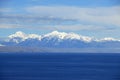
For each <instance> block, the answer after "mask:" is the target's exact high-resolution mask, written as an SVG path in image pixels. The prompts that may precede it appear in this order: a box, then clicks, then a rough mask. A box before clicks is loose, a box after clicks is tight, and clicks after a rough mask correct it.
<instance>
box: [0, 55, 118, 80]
mask: <svg viewBox="0 0 120 80" xmlns="http://www.w3.org/2000/svg"><path fill="white" fill-rule="evenodd" d="M0 80H120V54H119V53H0Z"/></svg>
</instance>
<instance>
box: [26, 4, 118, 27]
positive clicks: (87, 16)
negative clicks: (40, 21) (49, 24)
mask: <svg viewBox="0 0 120 80" xmlns="http://www.w3.org/2000/svg"><path fill="white" fill-rule="evenodd" d="M26 10H27V11H28V12H30V13H32V14H35V15H41V16H54V17H59V18H64V19H76V20H79V21H84V22H89V23H92V24H94V23H97V24H105V25H114V26H120V22H119V21H120V6H113V7H96V8H81V7H74V6H32V7H27V8H26Z"/></svg>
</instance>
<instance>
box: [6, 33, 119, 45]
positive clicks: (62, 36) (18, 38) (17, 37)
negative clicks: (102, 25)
mask: <svg viewBox="0 0 120 80" xmlns="http://www.w3.org/2000/svg"><path fill="white" fill-rule="evenodd" d="M8 37H9V38H10V40H12V41H13V42H16V43H19V42H22V41H25V40H27V39H38V40H41V39H43V38H48V39H52V38H58V39H59V40H67V39H69V40H80V41H83V42H92V41H96V42H104V41H120V40H118V39H114V38H110V37H108V38H103V39H95V38H91V37H88V36H82V35H78V34H75V33H65V32H58V31H53V32H51V33H48V34H45V35H42V36H41V35H37V34H25V33H24V32H21V31H18V32H16V33H15V34H12V35H10V36H8Z"/></svg>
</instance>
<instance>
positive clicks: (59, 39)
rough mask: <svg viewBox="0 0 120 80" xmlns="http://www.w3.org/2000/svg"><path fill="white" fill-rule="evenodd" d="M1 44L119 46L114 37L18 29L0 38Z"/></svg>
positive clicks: (119, 41) (86, 46)
mask: <svg viewBox="0 0 120 80" xmlns="http://www.w3.org/2000/svg"><path fill="white" fill-rule="evenodd" d="M0 45H1V46H3V45H4V46H27V47H52V48H114V47H115V48H120V40H119V39H114V38H103V39H96V38H94V37H88V36H82V35H78V34H75V33H65V32H58V31H53V32H51V33H48V34H45V35H37V34H25V33H24V32H21V31H18V32H16V33H15V34H12V35H9V36H8V39H5V40H0Z"/></svg>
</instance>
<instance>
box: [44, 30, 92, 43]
mask: <svg viewBox="0 0 120 80" xmlns="http://www.w3.org/2000/svg"><path fill="white" fill-rule="evenodd" d="M44 37H48V38H53V37H57V38H59V39H76V40H81V41H85V42H90V41H91V40H92V38H91V37H87V36H81V35H78V34H75V33H65V32H58V31H53V32H51V33H48V34H46V35H44V36H43V38H44Z"/></svg>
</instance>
